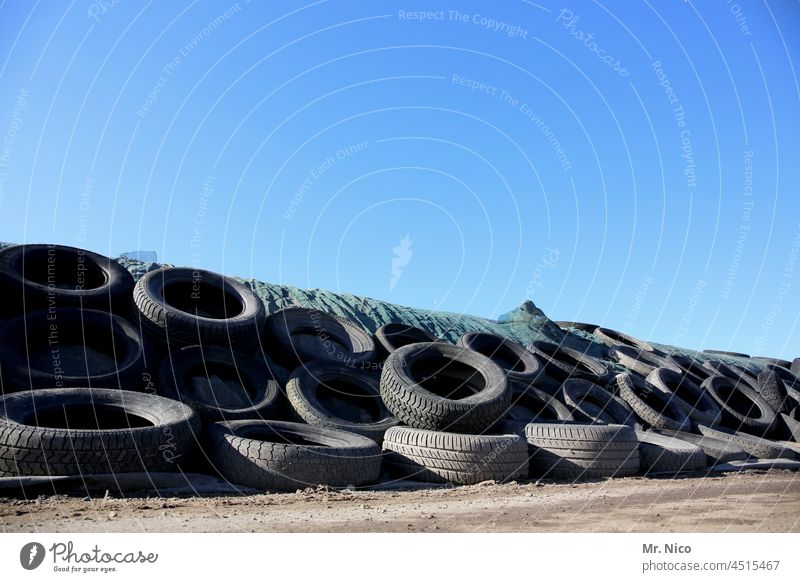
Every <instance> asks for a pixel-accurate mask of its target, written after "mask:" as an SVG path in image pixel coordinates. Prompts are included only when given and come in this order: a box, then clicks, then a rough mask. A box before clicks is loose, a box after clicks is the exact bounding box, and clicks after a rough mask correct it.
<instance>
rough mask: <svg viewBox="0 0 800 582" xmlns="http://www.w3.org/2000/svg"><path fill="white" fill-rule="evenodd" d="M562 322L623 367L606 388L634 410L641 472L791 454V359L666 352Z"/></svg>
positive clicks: (799, 399)
mask: <svg viewBox="0 0 800 582" xmlns="http://www.w3.org/2000/svg"><path fill="white" fill-rule="evenodd" d="M561 325H562V327H564V328H565V329H570V328H573V329H580V330H581V331H584V332H587V333H591V334H593V335H594V337H595V338H597V339H598V340H600V341H601V342H602V343H603V344H604V345H605V346H606V347H607V349H608V354H609V359H610V361H611V362H613V364H614V365H615V366H617V367H618V368H619V369H620V370H621V371H622V373H620V374H618V375H616V376H615V377H614V379H613V381H612V382H611V384H610V385H609V391H610V392H612V393H614V394H616V395H618V396H619V397H621V398H622V399H623V400H624V401H625V402H626V403H627V404H628V406H629V407H630V408H631V409H632V410H633V411H634V413H635V414H636V417H637V426H636V429H637V431H636V434H637V437H638V439H639V441H640V445H639V450H640V460H641V466H642V472H643V473H645V474H656V473H660V474H670V473H672V474H674V473H679V472H682V471H697V470H702V469H704V468H707V467H710V466H714V465H719V464H726V465H727V464H731V463H733V464H737V463H738V464H742V463H744V462H745V461H748V460H750V461H752V460H754V459H760V460H762V464H761V465H760V466H768V465H770V464H774V462H773V463H766V464H765V463H763V460H764V459H796V458H797V451H798V448H797V445H796V443H797V442H798V438H800V423H798V420H797V419H798V417H800V393H798V388H800V380H799V379H798V377H797V376H796V375H795V374H794V373H793V372H792V371H791V365H792V363H791V362H788V361H785V360H778V359H773V358H750V357H749V356H747V355H746V354H738V353H731V352H719V351H713V350H709V351H708V352H706V353H703V354H695V355H694V356H688V355H685V354H683V355H682V354H677V353H675V354H667V353H666V352H665V351H663V350H661V349H659V348H657V347H655V346H653V345H651V344H649V343H648V342H644V341H641V340H638V339H636V338H633V337H631V336H629V335H627V334H624V333H621V332H617V331H613V330H610V329H605V328H602V327H598V326H591V327H588V326H586V324H578V325H580V327H578V326H576V324H573V323H571V322H569V323H563V324H561ZM721 358H725V360H723V359H721ZM726 361H727V362H728V363H726ZM742 466H747V464H744V465H742ZM750 466H755V465H752V463H751V464H750Z"/></svg>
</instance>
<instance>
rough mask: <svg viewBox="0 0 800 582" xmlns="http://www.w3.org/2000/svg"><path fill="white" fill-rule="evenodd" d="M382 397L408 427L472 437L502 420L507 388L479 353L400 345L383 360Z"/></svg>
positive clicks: (447, 346)
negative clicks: (400, 346) (471, 435)
mask: <svg viewBox="0 0 800 582" xmlns="http://www.w3.org/2000/svg"><path fill="white" fill-rule="evenodd" d="M381 397H382V398H383V401H384V403H385V404H386V406H387V408H388V409H389V410H390V411H392V413H393V414H394V415H395V417H397V418H398V419H399V420H400V421H401V422H403V423H405V424H407V425H409V426H411V427H414V428H423V429H429V430H440V431H448V432H457V433H468V434H476V433H481V432H484V431H485V430H486V429H487V428H489V427H490V426H492V425H493V424H495V423H496V422H497V421H498V420H500V419H501V418H502V417H503V415H505V413H506V411H507V410H508V405H509V402H510V400H511V389H510V388H509V384H508V379H507V378H506V375H505V373H504V372H503V370H502V369H501V368H500V366H498V365H497V364H495V363H494V362H492V361H491V360H490V359H489V358H487V357H486V356H484V355H483V354H479V353H478V352H476V351H474V350H468V349H466V348H461V347H458V346H453V345H450V344H443V343H438V342H433V343H427V344H411V345H408V346H404V347H402V348H400V349H399V350H396V351H395V352H394V353H392V354H391V355H390V356H389V357H388V358H387V359H386V364H385V365H384V367H383V371H382V373H381Z"/></svg>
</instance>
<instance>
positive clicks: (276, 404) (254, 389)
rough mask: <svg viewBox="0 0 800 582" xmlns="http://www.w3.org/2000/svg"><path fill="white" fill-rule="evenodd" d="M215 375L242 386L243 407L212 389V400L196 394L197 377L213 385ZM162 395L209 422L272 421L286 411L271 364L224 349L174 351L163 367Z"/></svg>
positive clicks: (198, 348) (190, 348)
mask: <svg viewBox="0 0 800 582" xmlns="http://www.w3.org/2000/svg"><path fill="white" fill-rule="evenodd" d="M214 376H216V377H217V378H219V379H221V380H223V381H225V380H227V382H224V383H225V384H228V386H230V383H231V382H235V383H236V384H238V386H239V387H240V388H241V391H242V392H244V394H245V398H240V400H241V401H242V402H241V404H238V405H234V404H233V403H232V402H231V401H228V402H220V401H219V397H220V396H222V395H220V394H218V393H217V392H214V391H213V390H210V389H209V392H210V393H211V397H212V398H208V397H207V398H202V397H200V395H198V394H197V393H196V391H195V389H194V387H193V386H192V380H193V379H194V378H205V379H206V381H207V383H208V384H210V383H211V378H212V377H214ZM204 387H205V386H204ZM209 388H210V387H209ZM158 392H159V394H161V395H162V396H165V397H167V398H172V399H173V400H178V401H179V402H183V403H184V404H186V405H188V406H191V407H192V408H193V409H194V410H196V411H197V413H198V414H199V415H200V417H201V418H202V419H203V421H204V422H205V423H211V422H219V421H223V420H251V419H258V418H263V419H271V418H275V417H276V416H278V415H279V413H280V411H281V409H282V406H281V405H282V401H281V397H282V394H281V390H280V387H279V385H278V382H277V381H276V380H275V374H274V373H273V372H272V370H271V369H270V368H269V366H268V365H267V363H266V362H264V361H262V360H258V359H256V358H252V357H250V356H248V355H245V354H241V353H237V352H233V351H232V350H230V349H229V348H223V347H221V346H189V347H186V348H183V349H181V350H177V351H173V352H171V353H170V355H169V357H167V358H165V359H164V361H163V362H162V364H161V370H160V372H159V384H158Z"/></svg>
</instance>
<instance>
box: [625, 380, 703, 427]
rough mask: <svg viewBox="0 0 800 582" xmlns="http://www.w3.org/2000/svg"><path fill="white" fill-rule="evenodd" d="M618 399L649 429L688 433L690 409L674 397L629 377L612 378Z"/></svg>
mask: <svg viewBox="0 0 800 582" xmlns="http://www.w3.org/2000/svg"><path fill="white" fill-rule="evenodd" d="M615 381H616V383H617V386H618V387H619V395H620V397H621V398H622V399H623V400H625V402H627V403H628V405H629V406H630V407H631V408H632V409H633V411H634V412H635V413H636V416H638V417H639V418H640V419H641V420H642V422H644V423H645V424H646V425H647V426H650V427H653V428H663V429H669V430H682V431H688V430H691V428H692V421H691V420H690V419H689V410H691V407H690V406H689V405H688V404H686V403H685V402H683V400H681V399H680V398H678V397H677V396H674V395H667V394H665V393H664V392H662V391H661V390H659V389H658V388H656V387H655V386H653V385H651V384H650V383H649V382H647V381H646V380H642V379H640V378H638V377H636V376H635V375H633V374H619V375H617V377H616V378H615Z"/></svg>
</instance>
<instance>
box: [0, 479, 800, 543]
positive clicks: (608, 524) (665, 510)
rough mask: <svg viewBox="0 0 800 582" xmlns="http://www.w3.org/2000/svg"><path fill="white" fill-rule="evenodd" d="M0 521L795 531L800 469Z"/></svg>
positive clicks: (115, 504)
mask: <svg viewBox="0 0 800 582" xmlns="http://www.w3.org/2000/svg"><path fill="white" fill-rule="evenodd" d="M0 530H2V531H4V532H33V531H37V532H558V531H566V532H800V475H798V474H797V473H793V472H789V471H780V470H771V471H764V472H762V471H749V472H746V473H728V474H721V475H719V476H713V477H702V478H685V479H675V480H668V479H645V478H626V479H614V480H610V481H604V482H596V483H581V484H573V485H570V484H543V485H537V484H535V483H526V484H517V483H510V484H505V485H498V484H493V483H487V484H480V485H474V486H470V487H458V488H439V489H425V490H415V491H353V492H350V491H329V490H325V489H316V490H306V491H303V492H298V493H288V494H287V493H284V494H268V495H253V496H246V497H244V496H231V497H209V498H165V499H162V498H134V499H114V498H104V499H102V498H101V499H94V500H89V499H79V498H69V497H64V496H50V497H40V498H38V499H35V500H12V499H2V500H0Z"/></svg>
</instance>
